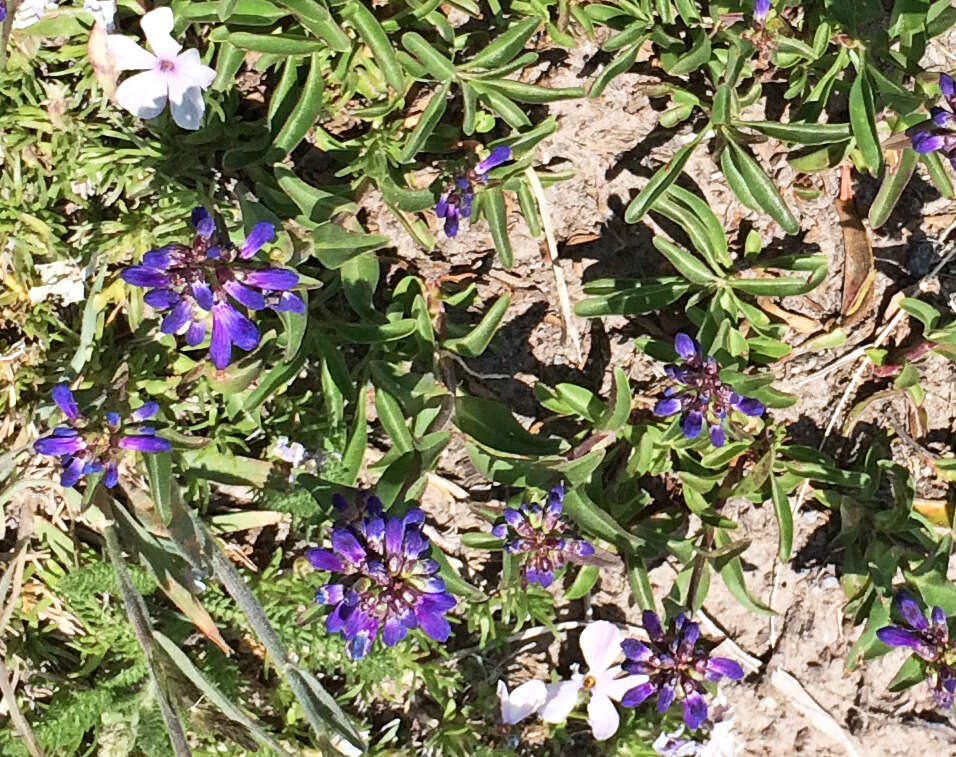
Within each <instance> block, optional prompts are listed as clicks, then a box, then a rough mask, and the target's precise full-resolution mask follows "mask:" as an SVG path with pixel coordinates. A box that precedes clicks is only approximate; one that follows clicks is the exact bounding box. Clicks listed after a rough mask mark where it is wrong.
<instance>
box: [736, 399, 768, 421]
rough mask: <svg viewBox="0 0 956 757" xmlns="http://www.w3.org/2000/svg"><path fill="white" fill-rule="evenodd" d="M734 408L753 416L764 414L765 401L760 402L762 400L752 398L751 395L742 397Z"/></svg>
mask: <svg viewBox="0 0 956 757" xmlns="http://www.w3.org/2000/svg"><path fill="white" fill-rule="evenodd" d="M734 409H735V410H737V411H739V412H741V413H743V414H744V415H749V416H751V417H756V416H758V415H763V410H764V408H763V403H762V402H760V400H755V399H751V398H750V397H741V398H740V400H739V401H738V402H737V403H736V404H735V405H734Z"/></svg>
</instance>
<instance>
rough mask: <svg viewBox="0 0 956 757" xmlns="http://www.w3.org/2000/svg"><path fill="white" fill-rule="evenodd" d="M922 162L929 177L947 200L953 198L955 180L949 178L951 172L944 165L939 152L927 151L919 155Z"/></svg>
mask: <svg viewBox="0 0 956 757" xmlns="http://www.w3.org/2000/svg"><path fill="white" fill-rule="evenodd" d="M919 159H920V163H922V164H923V165H924V166H926V171H927V172H928V173H929V178H930V179H932V181H933V184H935V185H936V188H937V189H938V190H939V193H940V194H941V195H942V196H943V197H945V198H946V199H947V200H952V199H953V196H954V192H953V182H952V181H950V179H949V173H947V171H946V168H945V167H944V166H943V160H942V158H940V156H939V153H938V152H927V153H923V154H922V155H920V156H919Z"/></svg>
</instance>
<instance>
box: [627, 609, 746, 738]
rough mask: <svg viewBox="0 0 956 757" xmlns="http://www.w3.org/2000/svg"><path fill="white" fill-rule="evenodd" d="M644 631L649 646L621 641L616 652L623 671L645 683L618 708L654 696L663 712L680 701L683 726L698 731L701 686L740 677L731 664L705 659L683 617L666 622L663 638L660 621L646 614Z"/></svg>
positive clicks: (694, 628)
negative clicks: (619, 653)
mask: <svg viewBox="0 0 956 757" xmlns="http://www.w3.org/2000/svg"><path fill="white" fill-rule="evenodd" d="M643 625H644V630H645V631H647V635H648V637H649V641H648V642H647V643H646V644H645V643H644V642H641V641H637V640H636V639H625V640H624V641H622V642H621V649H623V650H624V655H625V657H627V660H626V661H625V662H624V665H623V668H624V670H626V671H627V672H628V673H632V674H634V675H645V676H647V677H648V680H647V682H646V683H642V684H640V685H638V686H635V687H634V688H633V689H631V690H630V691H628V692H627V693H626V694H625V695H624V698H623V699H622V700H621V704H622V705H624V706H625V707H636V706H637V705H639V704H640V703H641V702H643V701H644V700H645V699H647V698H648V697H650V696H651V695H653V694H657V711H658V712H660V713H662V714H663V713H665V712H667V710H668V708H669V707H670V706H671V703H672V702H673V701H674V700H675V699H676V698H680V699H681V700H682V703H683V715H684V723H685V725H686V726H687V727H688V728H690V729H695V728H699V727H700V725H701V723H703V722H704V721H705V720H706V719H707V701H706V700H705V699H704V695H706V694H707V689H706V688H705V687H704V685H703V682H704V681H718V680H720V679H721V678H731V679H733V680H738V679H740V678H743V675H744V672H743V670H742V669H741V668H740V665H738V664H737V663H736V662H734V661H733V660H728V659H727V658H725V657H710V655H709V653H708V652H707V651H705V650H704V649H703V648H702V647H701V646H700V645H698V643H697V642H698V640H699V639H700V628H699V627H698V625H697V624H696V623H693V622H692V621H690V620H689V619H688V618H687V617H686V616H685V615H684V614H683V613H681V614H680V615H678V616H677V617H676V618H674V620H673V621H672V622H671V625H670V629H669V633H666V634H665V633H664V630H663V628H661V622H660V620H658V618H657V615H655V614H654V613H653V612H651V611H650V610H645V611H644V615H643Z"/></svg>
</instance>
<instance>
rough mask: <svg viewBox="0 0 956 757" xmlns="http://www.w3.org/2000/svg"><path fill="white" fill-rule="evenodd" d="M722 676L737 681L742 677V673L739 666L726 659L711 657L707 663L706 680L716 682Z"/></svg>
mask: <svg viewBox="0 0 956 757" xmlns="http://www.w3.org/2000/svg"><path fill="white" fill-rule="evenodd" d="M723 676H726V677H727V678H730V679H732V680H734V681H739V680H740V679H741V678H743V677H744V671H743V668H741V667H740V665H738V664H737V663H736V662H734V661H733V660H728V659H727V658H726V657H711V658H710V659H709V660H708V661H707V680H708V681H716V680H718V679H719V678H721V677H723Z"/></svg>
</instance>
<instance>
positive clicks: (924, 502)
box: [913, 497, 953, 527]
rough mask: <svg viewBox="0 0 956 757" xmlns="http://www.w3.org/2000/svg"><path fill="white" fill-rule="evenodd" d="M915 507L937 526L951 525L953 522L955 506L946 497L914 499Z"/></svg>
mask: <svg viewBox="0 0 956 757" xmlns="http://www.w3.org/2000/svg"><path fill="white" fill-rule="evenodd" d="M913 509H914V510H916V512H918V513H919V514H920V515H922V516H923V517H924V518H926V519H927V520H928V521H929V522H930V523H932V524H933V525H936V526H947V527H948V526H949V524H950V523H952V522H953V508H952V505H950V503H949V502H947V501H946V500H945V499H922V498H921V497H916V498H914V499H913Z"/></svg>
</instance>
